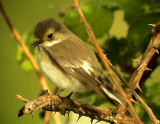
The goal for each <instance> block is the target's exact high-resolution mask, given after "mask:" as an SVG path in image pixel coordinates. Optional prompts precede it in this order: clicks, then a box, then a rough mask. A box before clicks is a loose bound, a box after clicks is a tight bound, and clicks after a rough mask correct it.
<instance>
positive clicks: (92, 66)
mask: <svg viewBox="0 0 160 124" xmlns="http://www.w3.org/2000/svg"><path fill="white" fill-rule="evenodd" d="M34 36H35V42H34V43H33V45H32V47H36V46H38V52H37V54H38V55H37V56H38V57H37V58H38V59H37V61H38V63H39V65H40V68H41V70H42V72H43V73H44V74H45V75H46V76H47V77H48V78H49V79H50V80H51V81H52V82H53V83H55V84H56V85H57V86H58V87H60V88H62V89H67V90H69V91H71V92H83V91H84V90H85V89H91V90H93V91H95V92H96V93H98V94H99V95H101V96H102V97H104V98H105V99H106V100H107V101H109V102H110V103H112V104H113V105H116V103H115V100H116V101H117V102H119V103H120V104H121V105H123V106H125V107H127V104H126V102H125V100H124V99H123V98H122V97H121V96H120V94H119V93H118V92H117V91H116V90H115V88H114V86H113V84H112V83H111V82H110V80H109V79H108V77H107V76H106V75H105V73H104V71H102V69H101V68H100V66H99V62H98V60H97V57H96V55H95V53H94V52H93V51H92V50H91V49H90V48H89V46H88V45H87V44H86V43H85V42H84V41H82V40H81V39H80V38H79V37H78V36H76V35H75V34H74V33H72V32H71V31H70V30H69V29H68V28H67V27H66V26H65V25H64V24H62V23H60V22H58V21H56V20H55V19H53V18H45V19H42V20H41V21H39V22H38V23H37V25H36V27H35V32H34Z"/></svg>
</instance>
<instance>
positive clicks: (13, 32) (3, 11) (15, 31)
mask: <svg viewBox="0 0 160 124" xmlns="http://www.w3.org/2000/svg"><path fill="white" fill-rule="evenodd" d="M0 10H1V12H2V14H3V16H4V18H5V20H6V22H7V24H8V26H9V28H10V30H11V31H12V34H13V35H14V36H15V38H16V41H17V42H18V43H19V45H20V46H21V48H22V50H23V52H24V54H25V55H26V57H27V58H28V60H29V61H30V62H31V64H32V66H33V68H34V69H35V71H36V73H37V75H38V77H39V80H40V83H41V86H42V88H43V90H46V89H47V90H49V92H51V91H50V89H49V86H48V84H47V81H46V79H45V77H44V76H43V74H42V72H41V70H40V67H39V66H38V64H37V63H36V61H35V60H34V57H33V55H32V54H31V52H30V51H29V49H28V48H27V46H26V44H25V43H24V41H23V40H22V38H21V36H20V34H19V33H18V31H17V30H16V28H15V27H14V26H13V24H12V23H11V20H10V19H9V17H8V15H7V13H6V11H5V9H4V7H3V5H2V3H1V1H0ZM53 117H54V120H60V119H56V118H59V116H53ZM60 123H61V122H58V123H57V124H60Z"/></svg>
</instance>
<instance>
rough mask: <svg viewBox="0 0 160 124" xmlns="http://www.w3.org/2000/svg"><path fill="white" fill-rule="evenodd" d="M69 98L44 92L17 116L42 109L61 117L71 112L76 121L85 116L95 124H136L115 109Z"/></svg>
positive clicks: (28, 103)
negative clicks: (94, 121) (59, 114)
mask: <svg viewBox="0 0 160 124" xmlns="http://www.w3.org/2000/svg"><path fill="white" fill-rule="evenodd" d="M70 96H71V94H69V95H68V96H66V97H60V96H59V95H50V94H49V93H48V92H47V91H44V93H43V94H42V96H40V97H38V98H36V99H34V100H33V101H28V102H27V103H26V105H25V106H24V107H23V108H22V109H20V111H19V112H18V114H17V116H18V117H20V116H22V115H23V114H33V112H34V111H36V110H38V109H44V110H47V111H54V112H60V113H61V114H62V115H65V114H69V112H70V111H72V112H74V113H77V114H79V118H78V120H79V119H80V117H82V116H86V117H89V118H90V119H91V122H92V121H93V120H94V119H96V120H97V122H99V121H105V122H110V123H117V124H118V123H120V124H128V123H130V124H136V122H135V120H134V119H133V118H130V117H127V116H125V115H124V114H119V113H118V112H117V109H111V108H105V109H104V108H100V107H94V106H90V105H88V104H83V103H80V102H78V101H72V100H71V99H70ZM21 98H22V97H21ZM23 99H24V98H23ZM23 99H22V100H23ZM78 120H77V121H78Z"/></svg>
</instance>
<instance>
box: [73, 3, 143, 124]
mask: <svg viewBox="0 0 160 124" xmlns="http://www.w3.org/2000/svg"><path fill="white" fill-rule="evenodd" d="M74 2H75V5H76V8H77V10H78V12H79V15H80V17H81V20H82V22H83V24H84V26H85V28H86V30H87V32H88V35H89V37H90V39H91V41H92V43H93V44H94V46H95V48H96V50H97V52H98V55H99V56H100V58H101V60H102V62H103V64H104V66H105V68H106V69H107V71H108V73H109V75H110V78H111V79H112V81H113V82H114V84H115V86H116V88H117V90H118V91H119V93H120V94H121V96H122V97H123V98H124V99H125V100H126V102H127V104H128V106H129V109H130V112H131V114H132V115H133V117H134V118H135V120H136V122H137V123H139V124H140V123H142V122H141V120H140V118H139V116H138V115H137V113H136V111H135V109H134V108H133V105H132V103H131V102H130V100H129V99H128V98H127V96H126V94H125V92H124V91H123V89H122V87H121V86H120V84H119V83H118V81H117V79H116V78H115V77H114V75H113V74H112V71H111V69H110V66H109V63H110V62H109V60H108V59H107V57H106V56H105V55H104V54H103V50H102V49H101V48H100V46H99V45H98V43H97V40H96V38H95V35H94V32H93V30H92V28H91V27H90V25H89V24H88V22H87V21H86V19H85V17H84V15H83V12H82V10H81V8H80V5H79V1H78V0H74Z"/></svg>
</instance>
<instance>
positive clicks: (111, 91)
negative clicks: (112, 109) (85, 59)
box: [97, 73, 128, 109]
mask: <svg viewBox="0 0 160 124" xmlns="http://www.w3.org/2000/svg"><path fill="white" fill-rule="evenodd" d="M97 79H98V80H99V81H100V82H101V85H100V88H101V90H102V91H103V92H102V96H103V97H104V98H106V99H107V100H109V101H110V102H111V103H112V104H113V105H116V103H115V102H114V100H116V101H117V102H119V103H120V104H121V105H123V106H124V107H126V109H128V105H127V103H126V101H125V99H123V98H122V96H120V94H119V93H118V92H117V91H116V89H115V88H114V87H113V84H112V83H111V82H110V80H109V79H108V77H107V76H106V75H105V74H103V73H102V74H101V75H100V76H99V77H98V78H97Z"/></svg>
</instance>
